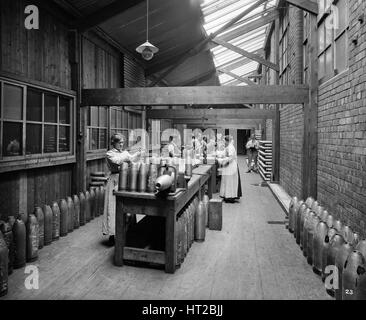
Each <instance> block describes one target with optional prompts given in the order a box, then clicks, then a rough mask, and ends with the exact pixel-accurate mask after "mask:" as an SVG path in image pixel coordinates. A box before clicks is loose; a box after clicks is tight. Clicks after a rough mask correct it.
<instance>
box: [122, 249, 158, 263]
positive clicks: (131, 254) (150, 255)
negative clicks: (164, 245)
mask: <svg viewBox="0 0 366 320" xmlns="http://www.w3.org/2000/svg"><path fill="white" fill-rule="evenodd" d="M123 260H132V261H140V262H150V263H156V264H165V252H164V251H159V250H146V249H140V248H132V247H124V249H123Z"/></svg>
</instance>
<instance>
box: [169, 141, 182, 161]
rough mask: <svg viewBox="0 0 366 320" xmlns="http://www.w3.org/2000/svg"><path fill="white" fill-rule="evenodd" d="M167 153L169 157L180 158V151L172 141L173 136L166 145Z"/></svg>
mask: <svg viewBox="0 0 366 320" xmlns="http://www.w3.org/2000/svg"><path fill="white" fill-rule="evenodd" d="M168 153H169V157H171V158H173V157H180V150H179V148H178V146H177V144H176V143H175V142H174V141H173V136H170V137H169V143H168Z"/></svg>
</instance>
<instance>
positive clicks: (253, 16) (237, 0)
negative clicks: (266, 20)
mask: <svg viewBox="0 0 366 320" xmlns="http://www.w3.org/2000/svg"><path fill="white" fill-rule="evenodd" d="M277 1H278V0H267V1H265V2H264V3H262V4H261V5H259V6H258V7H257V8H255V9H254V10H252V11H251V12H250V13H248V14H247V15H246V16H244V17H242V18H241V19H240V20H239V21H237V22H236V23H235V24H234V25H233V26H232V27H230V28H228V29H226V30H224V31H223V32H222V33H220V34H219V35H218V36H217V38H220V40H223V41H225V42H227V43H229V44H231V45H234V46H236V47H238V48H240V49H243V50H245V51H248V52H251V53H256V54H260V53H261V49H263V47H264V41H265V38H266V30H267V27H268V24H267V25H265V26H262V27H259V28H257V29H255V30H252V31H250V32H246V33H244V32H241V29H242V28H243V27H245V26H247V25H248V24H249V23H252V22H254V21H257V20H258V19H260V18H261V17H263V16H264V15H266V14H269V13H270V12H271V11H272V10H274V8H275V7H276V5H277ZM256 2H258V0H204V1H203V3H202V4H201V9H202V12H203V16H204V25H203V27H204V29H205V31H206V33H207V35H211V34H212V33H214V32H216V31H217V30H219V29H220V28H221V27H223V26H224V25H225V24H226V23H228V22H230V21H231V20H232V19H233V18H235V17H237V16H238V15H239V14H241V13H242V12H243V11H245V10H247V9H248V8H250V7H251V6H253V5H254V4H255V3H256ZM211 52H212V55H213V58H214V63H215V67H216V69H217V70H219V71H221V72H220V75H219V80H220V84H221V85H246V83H245V82H243V81H241V79H239V80H238V77H246V76H248V75H250V74H252V73H253V72H254V71H256V70H257V68H258V62H255V61H252V60H249V59H248V58H245V57H244V56H243V55H241V54H239V53H237V52H234V51H232V50H230V49H228V48H226V47H223V46H221V45H216V46H213V47H212V49H211ZM223 69H225V71H226V73H224V71H223ZM230 73H231V76H230ZM234 76H237V77H236V78H234Z"/></svg>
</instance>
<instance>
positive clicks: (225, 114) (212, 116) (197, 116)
mask: <svg viewBox="0 0 366 320" xmlns="http://www.w3.org/2000/svg"><path fill="white" fill-rule="evenodd" d="M274 116H275V112H274V111H273V110H263V109H247V108H242V109H169V110H168V109H165V110H147V111H146V117H147V118H149V119H174V120H177V119H184V120H187V119H191V120H195V121H198V122H200V121H202V119H208V120H219V121H221V120H223V119H225V121H226V120H227V119H233V120H238V119H271V118H273V117H274Z"/></svg>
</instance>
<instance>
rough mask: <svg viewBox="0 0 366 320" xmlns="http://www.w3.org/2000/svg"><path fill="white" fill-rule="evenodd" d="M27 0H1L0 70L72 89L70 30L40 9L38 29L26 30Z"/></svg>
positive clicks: (55, 17)
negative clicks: (25, 12)
mask: <svg viewBox="0 0 366 320" xmlns="http://www.w3.org/2000/svg"><path fill="white" fill-rule="evenodd" d="M28 4H32V2H31V1H28V0H1V1H0V15H1V17H0V39H1V41H0V46H1V47H0V49H1V50H0V51H1V58H0V70H1V71H2V72H6V73H10V74H14V75H17V76H21V77H24V78H27V79H29V80H36V81H41V82H45V83H47V84H51V85H53V86H57V87H60V88H64V89H71V68H70V64H69V57H68V28H67V26H65V25H63V24H62V23H61V22H60V21H59V20H58V18H57V15H56V14H55V15H50V14H49V13H46V12H45V11H44V10H43V9H42V8H39V17H40V25H39V30H27V29H26V28H25V27H24V20H25V17H26V15H25V14H24V9H25V7H26V5H28Z"/></svg>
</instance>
